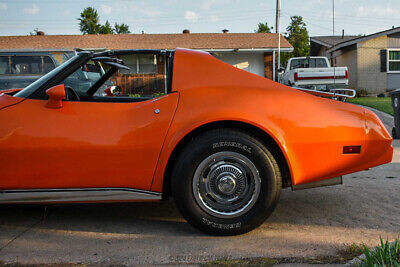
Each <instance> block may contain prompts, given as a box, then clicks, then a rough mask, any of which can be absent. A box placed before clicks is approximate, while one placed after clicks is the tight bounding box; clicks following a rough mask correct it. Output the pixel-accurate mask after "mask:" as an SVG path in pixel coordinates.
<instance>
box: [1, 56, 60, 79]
mask: <svg viewBox="0 0 400 267" xmlns="http://www.w3.org/2000/svg"><path fill="white" fill-rule="evenodd" d="M2 58H5V57H2ZM7 58H8V67H7V73H10V74H14V75H30V74H33V75H35V74H36V75H41V74H46V73H48V72H50V71H51V70H53V69H54V68H55V64H54V62H53V60H52V59H51V58H50V57H49V56H9V57H7ZM0 62H3V63H0V69H1V68H2V66H3V67H4V66H5V65H4V63H5V62H4V59H2V60H1V61H0Z"/></svg>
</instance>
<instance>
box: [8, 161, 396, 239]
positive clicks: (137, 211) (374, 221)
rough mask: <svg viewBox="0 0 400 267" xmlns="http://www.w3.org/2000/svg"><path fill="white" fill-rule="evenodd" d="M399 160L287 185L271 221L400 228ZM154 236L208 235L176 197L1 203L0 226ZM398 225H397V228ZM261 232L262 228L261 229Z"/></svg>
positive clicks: (313, 224) (367, 227)
mask: <svg viewBox="0 0 400 267" xmlns="http://www.w3.org/2000/svg"><path fill="white" fill-rule="evenodd" d="M398 173H400V164H399V163H392V164H389V165H386V166H382V167H378V168H374V169H371V170H370V171H363V172H359V173H355V174H351V175H347V176H345V178H344V184H343V185H338V186H331V187H324V188H315V189H308V190H302V191H295V192H292V191H291V190H290V189H284V190H283V191H282V194H281V199H280V201H279V204H278V206H277V208H276V210H275V211H274V212H273V214H272V216H271V217H270V218H269V219H268V220H267V221H266V222H265V223H264V225H263V226H262V227H261V228H265V227H268V225H269V224H271V225H272V224H282V225H287V226H290V225H293V226H296V225H303V226H323V227H326V226H329V227H332V226H333V227H344V228H350V229H351V228H353V229H378V230H382V231H384V230H387V231H389V232H396V231H398V229H400V194H398V188H400V175H399V174H398ZM32 224H35V228H38V229H45V230H61V231H77V232H79V231H81V232H93V233H110V234H142V235H146V234H148V235H152V236H157V235H158V236H166V235H168V236H170V235H174V236H204V234H203V233H201V232H200V231H198V230H197V229H195V228H194V227H192V226H190V225H189V224H188V223H187V222H186V221H185V220H184V219H183V218H182V216H181V215H180V213H179V211H178V210H177V209H176V207H175V205H174V202H173V201H171V200H169V201H162V202H159V203H154V202H147V203H123V204H121V203H112V204H79V205H78V204H70V205H53V206H51V205H49V206H45V205H0V228H2V229H6V228H7V227H9V228H10V227H11V228H12V227H14V228H18V227H26V226H27V225H32ZM396 229H397V230H396ZM256 231H257V230H256Z"/></svg>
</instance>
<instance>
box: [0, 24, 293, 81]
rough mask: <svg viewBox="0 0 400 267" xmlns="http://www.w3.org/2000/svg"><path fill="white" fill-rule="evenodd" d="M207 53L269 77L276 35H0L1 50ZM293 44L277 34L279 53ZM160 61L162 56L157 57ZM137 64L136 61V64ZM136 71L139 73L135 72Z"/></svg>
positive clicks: (273, 64)
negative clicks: (178, 49)
mask: <svg viewBox="0 0 400 267" xmlns="http://www.w3.org/2000/svg"><path fill="white" fill-rule="evenodd" d="M177 47H182V48H190V49H197V50H203V51H207V52H210V53H211V54H212V55H214V56H215V57H217V58H219V59H221V60H222V61H225V62H227V63H229V64H231V65H233V66H235V67H238V68H241V69H244V70H247V71H249V72H252V73H254V74H257V75H260V76H263V77H267V78H270V79H273V78H274V77H275V74H276V61H275V58H276V53H274V52H276V51H277V50H278V35H277V34H274V33H228V31H227V30H224V33H190V31H188V30H185V31H183V33H182V34H121V35H114V34H108V35H44V34H43V33H42V34H41V35H38V36H0V48H1V49H2V50H7V49H8V50H16V49H32V50H36V49H41V50H45V49H76V48H81V49H175V48H177ZM292 50H293V47H292V46H291V45H290V44H289V42H288V41H287V40H286V39H285V38H284V37H281V52H290V51H292ZM160 61H162V59H160ZM138 64H139V63H138ZM138 73H139V72H138Z"/></svg>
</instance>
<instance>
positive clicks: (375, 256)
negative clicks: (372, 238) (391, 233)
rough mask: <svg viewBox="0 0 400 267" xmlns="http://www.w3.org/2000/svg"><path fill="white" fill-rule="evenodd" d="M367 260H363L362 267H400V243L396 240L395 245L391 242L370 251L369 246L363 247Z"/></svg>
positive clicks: (382, 243)
mask: <svg viewBox="0 0 400 267" xmlns="http://www.w3.org/2000/svg"><path fill="white" fill-rule="evenodd" d="M363 251H364V255H365V259H361V264H360V266H388V267H395V266H396V267H398V266H400V243H399V240H396V241H395V242H394V244H390V243H389V241H386V242H385V243H384V242H383V240H382V238H381V244H380V245H379V246H377V247H376V248H375V249H373V250H370V249H369V248H368V247H367V246H365V245H364V246H363Z"/></svg>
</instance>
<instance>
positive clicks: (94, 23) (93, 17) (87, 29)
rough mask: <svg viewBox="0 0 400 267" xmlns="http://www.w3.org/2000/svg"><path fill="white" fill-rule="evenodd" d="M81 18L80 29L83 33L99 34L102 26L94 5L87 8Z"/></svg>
mask: <svg viewBox="0 0 400 267" xmlns="http://www.w3.org/2000/svg"><path fill="white" fill-rule="evenodd" d="M78 20H79V30H80V31H81V32H82V33H83V34H98V33H99V31H100V28H101V25H100V23H99V15H98V14H97V10H96V9H95V8H93V7H87V8H85V9H84V10H83V11H82V13H81V17H80V18H79V19H78Z"/></svg>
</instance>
